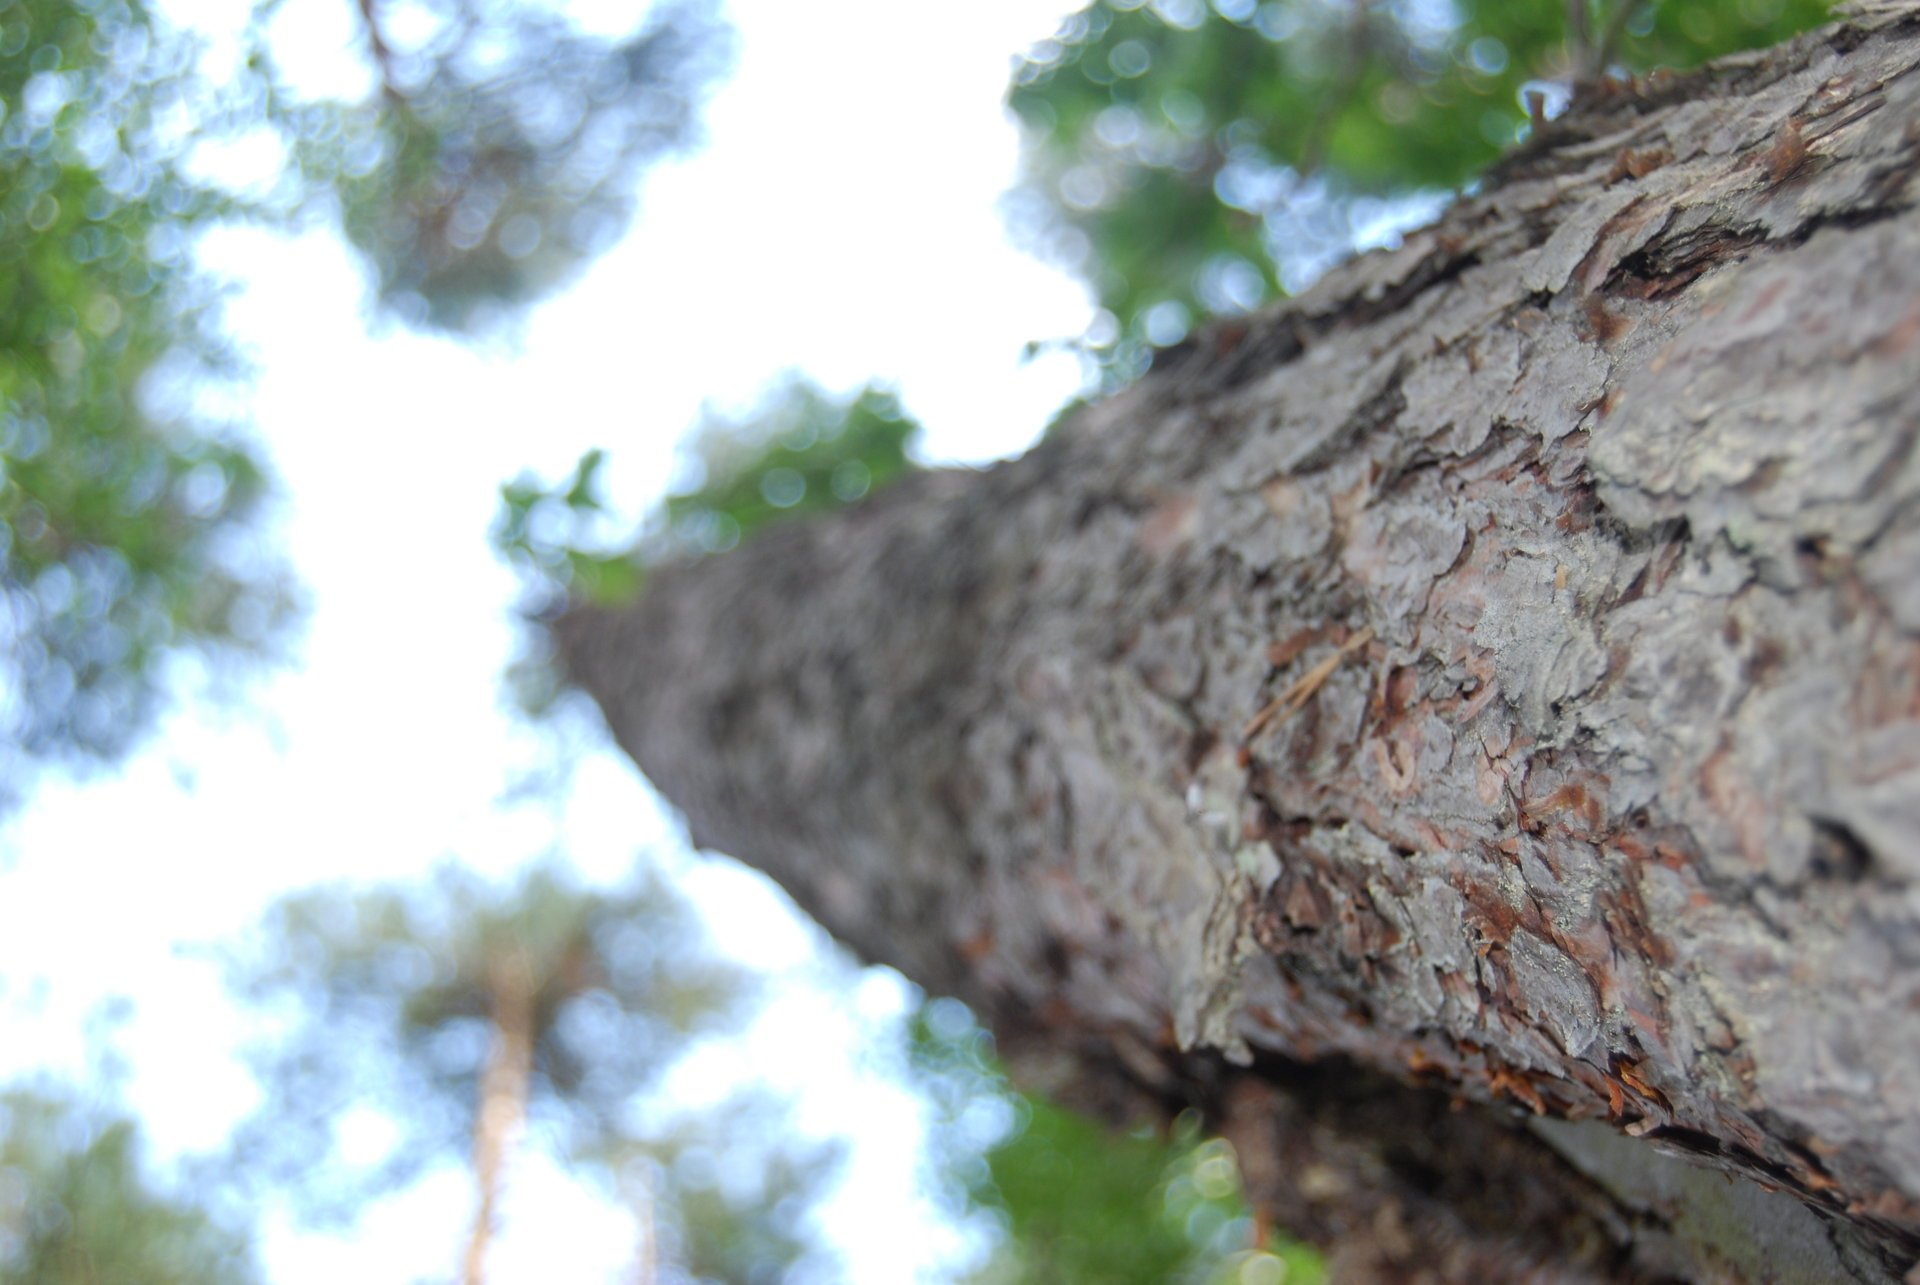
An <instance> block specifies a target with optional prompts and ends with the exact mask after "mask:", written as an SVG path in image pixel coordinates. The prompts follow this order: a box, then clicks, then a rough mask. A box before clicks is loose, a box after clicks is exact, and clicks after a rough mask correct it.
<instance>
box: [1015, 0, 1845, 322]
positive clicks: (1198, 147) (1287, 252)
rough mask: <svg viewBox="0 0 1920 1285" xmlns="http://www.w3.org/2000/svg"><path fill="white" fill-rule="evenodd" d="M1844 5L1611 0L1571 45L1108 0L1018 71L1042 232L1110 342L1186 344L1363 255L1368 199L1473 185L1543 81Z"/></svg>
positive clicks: (1464, 11) (1507, 20) (1359, 8)
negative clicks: (1112, 324) (1190, 328)
mask: <svg viewBox="0 0 1920 1285" xmlns="http://www.w3.org/2000/svg"><path fill="white" fill-rule="evenodd" d="M1575 8H1576V11H1580V10H1579V8H1578V7H1577V6H1576V7H1575ZM1826 11H1827V4H1826V2H1825V0H1741V3H1738V4H1732V3H1725V2H1723V0H1665V2H1664V3H1639V2H1638V0H1612V2H1611V3H1607V2H1603V0H1592V2H1591V3H1589V4H1587V5H1586V7H1585V9H1584V11H1582V13H1583V18H1584V22H1583V27H1584V31H1576V32H1573V33H1569V31H1568V29H1567V27H1568V14H1569V6H1568V4H1567V3H1566V2H1565V0H1497V2H1496V0H1453V3H1415V2H1414V0H1406V2H1403V3H1390V4H1359V3H1353V4H1349V3H1345V2H1344V0H1342V2H1339V3H1336V2H1335V0H1212V3H1211V4H1208V3H1205V2H1204V0H1151V2H1150V3H1148V2H1143V0H1097V2H1096V3H1093V4H1090V5H1088V6H1087V7H1086V8H1085V9H1083V10H1081V11H1080V12H1078V13H1076V14H1074V15H1073V16H1072V17H1070V18H1068V19H1067V20H1066V22H1065V24H1064V25H1063V26H1062V27H1061V29H1060V31H1059V33H1058V34H1057V35H1056V36H1055V37H1054V38H1053V39H1051V40H1048V41H1044V42H1042V43H1041V44H1040V45H1038V46H1037V47H1035V48H1034V49H1033V50H1032V51H1030V52H1029V53H1028V54H1027V56H1026V58H1025V59H1024V61H1023V62H1022V63H1021V65H1020V66H1019V67H1018V69H1017V70H1016V72H1015V74H1014V80H1013V86H1012V88H1011V90H1010V93H1009V101H1010V103H1011V105H1012V107H1013V109H1014V111H1015V112H1016V113H1017V114H1018V115H1019V117H1020V119H1021V121H1022V123H1023V124H1024V125H1025V126H1026V128H1027V131H1028V151H1027V171H1028V176H1027V180H1026V186H1025V200H1024V204H1023V206H1022V210H1023V219H1024V222H1025V224H1026V232H1027V234H1028V236H1029V237H1030V238H1031V239H1032V240H1033V241H1034V242H1035V243H1036V244H1037V245H1038V246H1039V247H1040V248H1041V249H1043V250H1044V251H1045V252H1047V253H1049V254H1050V255H1051V256H1053V257H1055V258H1058V259H1061V260H1063V261H1065V262H1066V263H1067V264H1068V265H1069V266H1072V267H1075V268H1076V269H1078V270H1080V271H1082V272H1084V273H1086V274H1087V275H1088V277H1089V279H1090V280H1091V282H1092V284H1093V285H1094V288H1095V290H1096V292H1097V294H1098V296H1099V299H1100V302H1101V304H1102V305H1103V306H1104V307H1105V308H1106V309H1107V310H1108V311H1110V312H1111V313H1112V314H1113V317H1114V318H1115V319H1116V322H1117V334H1115V335H1113V336H1105V337H1103V338H1110V339H1117V340H1119V341H1120V345H1121V347H1122V349H1123V350H1124V349H1125V348H1126V346H1127V345H1129V344H1131V345H1133V346H1135V347H1136V348H1137V346H1138V345H1139V344H1140V343H1142V342H1147V341H1150V342H1153V343H1169V342H1172V341H1173V340H1175V339H1177V338H1178V337H1179V335H1180V334H1181V333H1182V332H1183V331H1184V329H1185V327H1186V325H1187V324H1188V323H1189V322H1190V321H1191V320H1192V319H1193V318H1194V317H1196V316H1203V315H1207V314H1219V313H1226V312H1234V311H1242V310H1245V309H1247V308H1250V307H1252V306H1254V305H1256V304H1257V303H1259V302H1260V301H1261V300H1262V299H1265V298H1268V297H1270V296H1271V295H1273V294H1274V293H1275V292H1276V291H1278V290H1279V289H1280V288H1281V286H1282V285H1283V282H1284V280H1285V279H1286V278H1287V277H1289V276H1291V275H1296V273H1295V272H1293V271H1290V269H1293V268H1296V267H1297V266H1299V265H1303V264H1307V263H1310V262H1312V261H1313V260H1315V259H1316V258H1324V257H1325V256H1326V255H1327V254H1328V253H1329V252H1330V250H1331V249H1333V248H1345V247H1346V246H1349V245H1350V244H1351V243H1352V241H1353V240H1354V238H1355V236H1356V235H1357V234H1361V233H1364V231H1365V229H1366V225H1367V224H1369V223H1371V222H1374V221H1377V220H1378V219H1379V218H1380V217H1381V216H1382V215H1383V214H1384V213H1386V212H1387V207H1383V206H1381V205H1379V204H1378V203H1369V202H1367V201H1365V200H1363V198H1367V197H1375V198H1392V197H1395V196H1400V195H1404V194H1406V193H1409V192H1414V191H1419V190H1433V189H1449V188H1454V187H1457V186H1459V185H1460V184H1462V183H1465V182H1467V181H1468V180H1470V179H1471V178H1473V177H1474V176H1475V175H1476V174H1478V173H1479V172H1480V171H1481V170H1483V169H1484V168H1485V167H1486V166H1487V164H1488V163H1489V162H1491V161H1492V160H1493V159H1494V158H1495V157H1497V156H1498V155H1500V153H1501V152H1502V151H1504V150H1505V149H1506V148H1507V147H1509V146H1510V145H1511V144H1512V143H1513V142H1515V141H1516V140H1517V139H1518V138H1520V137H1521V136H1522V135H1523V133H1524V132H1525V129H1526V126H1527V124H1528V119H1529V115H1528V108H1527V105H1526V103H1525V101H1524V91H1526V90H1527V89H1529V88H1531V87H1534V86H1535V85H1537V84H1539V82H1545V81H1557V82H1560V85H1561V87H1560V88H1559V89H1557V90H1555V89H1551V88H1550V87H1546V86H1541V87H1542V88H1543V89H1545V90H1546V91H1547V92H1548V94H1549V97H1552V96H1553V95H1555V94H1558V95H1560V96H1564V93H1565V85H1566V83H1568V82H1570V81H1571V80H1572V79H1574V78H1575V77H1576V76H1579V77H1581V78H1582V79H1585V78H1586V77H1587V76H1588V75H1589V74H1590V73H1591V72H1592V71H1593V70H1595V69H1598V68H1604V69H1607V70H1619V71H1623V72H1634V71H1641V70H1644V69H1647V68H1650V67H1654V66H1668V67H1684V66H1690V65H1693V64H1695V63H1698V62H1700V61H1702V60H1704V59H1706V58H1709V57H1712V56H1714V55H1715V54H1719V53H1723V52H1727V51H1729V50H1733V49H1740V48H1748V47H1753V46H1758V45H1765V44H1771V43H1774V42H1776V41H1778V40H1781V39H1783V38H1785V37H1786V36H1788V35H1790V34H1792V33H1793V32H1796V31H1799V30H1802V29H1804V28H1806V27H1808V26H1811V25H1813V24H1815V23H1818V22H1820V21H1822V20H1823V19H1824V18H1825V16H1826ZM1156 310H1158V311H1157V312H1156ZM1135 356H1136V358H1137V353H1136V354H1135Z"/></svg>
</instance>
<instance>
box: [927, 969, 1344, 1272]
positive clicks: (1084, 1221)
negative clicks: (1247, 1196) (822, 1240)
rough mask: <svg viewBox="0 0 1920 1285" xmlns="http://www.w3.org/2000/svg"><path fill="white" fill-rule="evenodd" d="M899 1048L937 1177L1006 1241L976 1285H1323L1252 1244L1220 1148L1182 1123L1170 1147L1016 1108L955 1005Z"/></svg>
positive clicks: (1297, 1261)
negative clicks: (948, 1181) (931, 1122)
mask: <svg viewBox="0 0 1920 1285" xmlns="http://www.w3.org/2000/svg"><path fill="white" fill-rule="evenodd" d="M911 1039H912V1049H913V1060H914V1064H915V1066H916V1068H917V1070H918V1073H919V1077H920V1080H921V1084H922V1087H923V1089H924V1091H925V1092H926V1093H927V1095H928V1097H929V1098H930V1099H931V1100H932V1101H933V1103H934V1105H935V1108H936V1111H937V1112H938V1113H939V1115H940V1117H941V1119H942V1121H943V1123H942V1124H941V1126H940V1128H939V1129H938V1130H937V1135H938V1140H939V1141H938V1145H939V1147H940V1150H941V1151H942V1152H943V1154H944V1163H945V1165H946V1167H947V1169H948V1171H949V1172H950V1173H951V1174H952V1175H953V1176H954V1181H955V1182H956V1184H957V1185H958V1186H959V1188H960V1189H961V1191H962V1193H963V1196H962V1198H963V1200H964V1202H965V1203H967V1204H970V1205H971V1206H972V1207H973V1208H974V1209H975V1210H978V1211H985V1212H987V1213H989V1214H991V1215H993V1216H994V1218H995V1219H996V1221H997V1222H998V1223H999V1224H1000V1227H1001V1229H1002V1231H1003V1233H1004V1234H1003V1237H1002V1243H1001V1244H1000V1246H999V1247H998V1251H997V1252H996V1254H995V1256H994V1257H993V1259H992V1261H991V1262H989V1263H988V1265H987V1267H986V1268H985V1269H984V1270H983V1271H982V1272H981V1273H980V1274H979V1275H978V1277H977V1278H976V1285H1012V1283H1014V1282H1018V1283H1020V1285H1027V1283H1028V1282H1032V1283H1034V1285H1039V1283H1040V1282H1055V1281H1058V1282H1071V1283H1076V1285H1077V1283H1082V1282H1084V1283H1085V1285H1095V1283H1098V1285H1128V1283H1130V1282H1139V1285H1167V1283H1169V1282H1187V1283H1189V1285H1227V1283H1228V1282H1239V1281H1247V1280H1265V1281H1281V1280H1285V1281H1287V1282H1290V1283H1292V1285H1301V1283H1302V1282H1306V1283H1308V1285H1313V1283H1316V1282H1318V1281H1319V1280H1321V1279H1322V1267H1321V1264H1320V1260H1319V1257H1318V1256H1317V1255H1316V1254H1314V1253H1313V1252H1312V1251H1311V1250H1308V1249H1306V1248H1305V1247H1303V1246H1299V1245H1292V1244H1278V1245H1256V1244H1254V1243H1253V1241H1254V1236H1255V1232H1254V1226H1253V1222H1252V1219H1251V1217H1250V1216H1249V1215H1248V1213H1247V1211H1246V1209H1245V1207H1244V1204H1243V1202H1242V1200H1241V1197H1240V1179H1239V1172H1238V1169H1237V1168H1236V1167H1235V1164H1234V1159H1233V1151H1232V1148H1230V1147H1229V1146H1228V1145H1227V1144H1226V1143H1225V1142H1222V1141H1220V1140H1218V1139H1205V1138H1203V1137H1202V1136H1201V1135H1200V1131H1199V1126H1198V1122H1197V1121H1196V1120H1195V1119H1194V1118H1193V1117H1192V1115H1191V1114H1189V1115H1187V1116H1183V1117H1181V1118H1180V1120H1178V1121H1177V1122H1176V1124H1175V1127H1174V1129H1173V1131H1172V1136H1171V1137H1161V1136H1158V1135H1157V1134H1155V1133H1153V1132H1150V1131H1148V1132H1141V1131H1136V1132H1133V1133H1128V1134H1120V1133H1115V1132H1113V1131H1112V1130H1109V1129H1107V1128H1105V1127H1104V1126H1102V1125H1100V1124H1098V1123H1096V1122H1094V1121H1091V1120H1088V1119H1085V1118H1084V1117H1081V1116H1077V1115H1075V1114H1073V1113H1072V1112H1069V1111H1064V1110H1062V1109H1060V1108H1059V1107H1056V1106H1053V1105H1051V1104H1048V1103H1045V1102H1041V1101H1038V1100H1036V1099H1034V1098H1031V1097H1027V1096H1025V1095H1022V1094H1017V1093H1015V1092H1013V1091H1012V1089H1011V1088H1010V1087H1009V1086H1008V1084H1007V1081H1006V1077H1005V1075H1004V1073H1003V1072H1002V1071H1001V1070H1000V1068H999V1065H998V1064H997V1063H996V1062H995V1060H994V1058H993V1054H992V1051H991V1048H990V1045H989V1040H988V1037H987V1035H986V1034H985V1032H983V1031H981V1030H980V1029H979V1028H978V1027H977V1026H976V1025H974V1022H973V1019H972V1016H971V1015H970V1014H969V1013H968V1012H967V1010H966V1009H965V1007H964V1006H962V1005H960V1004H958V1003H957V1002H955V1001H953V1000H934V1001H932V1002H931V1003H929V1004H927V1005H926V1006H925V1007H924V1008H922V1010H921V1011H920V1013H919V1015H918V1016H917V1017H916V1019H915V1021H914V1024H913V1027H912V1031H911ZM995 1106H998V1107H1000V1108H1002V1110H1001V1111H1000V1112H999V1113H998V1114H997V1115H996V1113H995V1112H994V1111H993V1110H992V1109H991V1108H993V1107H995Z"/></svg>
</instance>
